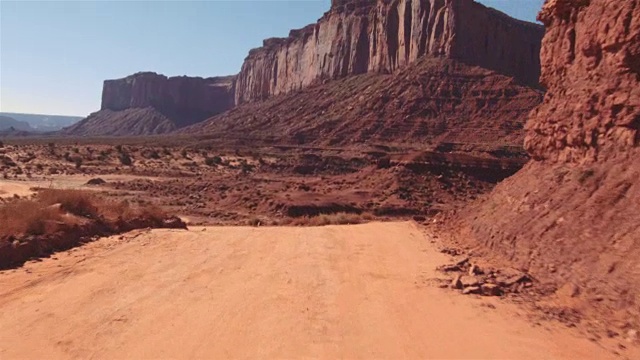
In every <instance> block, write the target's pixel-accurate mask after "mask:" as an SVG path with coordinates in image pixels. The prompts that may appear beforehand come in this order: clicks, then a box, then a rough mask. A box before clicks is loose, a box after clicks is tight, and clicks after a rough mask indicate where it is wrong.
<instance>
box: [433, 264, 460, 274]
mask: <svg viewBox="0 0 640 360" xmlns="http://www.w3.org/2000/svg"><path fill="white" fill-rule="evenodd" d="M437 270H439V271H443V272H454V271H462V269H461V268H460V266H458V265H456V264H448V265H441V266H438V267H437Z"/></svg>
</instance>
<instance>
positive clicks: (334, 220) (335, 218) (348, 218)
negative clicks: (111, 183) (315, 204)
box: [291, 212, 373, 226]
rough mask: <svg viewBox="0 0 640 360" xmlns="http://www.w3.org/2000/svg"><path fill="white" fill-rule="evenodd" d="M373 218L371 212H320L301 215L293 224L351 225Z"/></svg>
mask: <svg viewBox="0 0 640 360" xmlns="http://www.w3.org/2000/svg"><path fill="white" fill-rule="evenodd" d="M370 220H373V216H372V215H371V214H353V213H344V212H341V213H335V214H320V215H318V216H313V217H307V216H305V217H300V218H296V219H293V220H292V221H291V225H295V226H325V225H351V224H361V223H363V222H367V221H370Z"/></svg>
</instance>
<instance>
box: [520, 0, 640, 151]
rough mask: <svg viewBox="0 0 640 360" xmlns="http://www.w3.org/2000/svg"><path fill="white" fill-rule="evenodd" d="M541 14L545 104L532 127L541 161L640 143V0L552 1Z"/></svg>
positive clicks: (531, 142)
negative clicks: (545, 29) (545, 89)
mask: <svg viewBox="0 0 640 360" xmlns="http://www.w3.org/2000/svg"><path fill="white" fill-rule="evenodd" d="M539 19H540V20H541V21H542V22H544V24H545V25H546V26H547V28H548V31H547V34H546V36H545V38H544V40H543V50H542V53H541V59H542V78H541V81H542V84H543V85H544V86H546V87H547V88H548V92H547V95H546V97H545V100H544V104H543V105H542V106H540V107H539V108H538V109H537V110H536V111H535V112H534V113H533V114H532V117H531V119H530V120H529V122H528V125H527V130H528V133H527V137H526V140H525V147H526V148H527V150H528V151H529V152H530V153H531V154H532V155H533V156H534V157H535V158H536V159H549V160H554V161H568V162H582V161H594V160H598V159H599V158H601V157H603V156H606V154H608V153H610V152H612V151H613V152H615V151H619V150H628V149H630V148H632V147H636V146H638V143H639V141H640V132H639V130H640V1H639V0H624V1H622V0H615V1H611V0H547V2H546V4H545V6H544V8H543V10H542V12H541V13H540V15H539Z"/></svg>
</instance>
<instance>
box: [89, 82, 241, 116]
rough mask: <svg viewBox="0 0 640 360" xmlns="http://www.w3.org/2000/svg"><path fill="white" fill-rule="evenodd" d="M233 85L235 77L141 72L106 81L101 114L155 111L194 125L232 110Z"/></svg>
mask: <svg viewBox="0 0 640 360" xmlns="http://www.w3.org/2000/svg"><path fill="white" fill-rule="evenodd" d="M234 82H235V77H234V76H227V77H214V78H201V77H187V76H176V77H166V76H164V75H160V74H156V73H153V72H139V73H136V74H133V75H130V76H127V77H125V78H122V79H116V80H106V81H105V82H104V86H103V89H102V107H101V110H106V109H108V110H113V111H119V110H125V109H132V108H146V107H153V108H155V109H157V110H158V111H160V112H162V113H164V114H166V115H169V116H178V117H180V116H184V117H185V118H186V119H185V122H187V123H191V122H193V121H194V120H204V119H205V118H207V117H209V116H212V115H215V114H218V113H221V112H223V111H226V110H228V109H230V108H231V107H233V105H234V101H233V89H234Z"/></svg>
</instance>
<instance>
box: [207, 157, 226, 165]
mask: <svg viewBox="0 0 640 360" xmlns="http://www.w3.org/2000/svg"><path fill="white" fill-rule="evenodd" d="M204 163H205V164H207V165H209V166H214V165H218V164H221V163H222V158H221V157H220V156H214V157H206V158H205V159H204Z"/></svg>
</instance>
